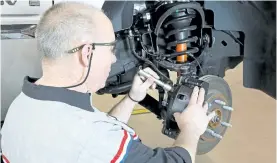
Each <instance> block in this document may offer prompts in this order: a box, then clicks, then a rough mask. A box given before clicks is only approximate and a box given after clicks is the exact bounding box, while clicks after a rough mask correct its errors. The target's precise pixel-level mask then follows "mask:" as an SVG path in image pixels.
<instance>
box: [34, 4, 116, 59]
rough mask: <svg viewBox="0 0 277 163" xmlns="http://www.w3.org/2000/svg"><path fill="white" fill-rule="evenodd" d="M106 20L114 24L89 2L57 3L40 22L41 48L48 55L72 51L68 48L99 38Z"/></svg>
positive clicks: (37, 34)
mask: <svg viewBox="0 0 277 163" xmlns="http://www.w3.org/2000/svg"><path fill="white" fill-rule="evenodd" d="M100 24H101V25H100ZM105 24H107V25H108V26H111V23H110V21H109V19H108V18H107V17H106V16H105V14H104V13H103V12H102V11H101V10H99V9H97V8H94V7H92V6H90V5H88V4H83V3H77V2H64V3H59V4H56V5H54V6H53V7H51V8H50V9H48V10H47V11H46V12H45V13H44V14H43V16H42V18H41V20H40V22H39V24H38V27H37V31H36V37H37V40H38V48H39V49H40V50H41V51H42V52H43V54H44V57H46V58H49V59H55V58H58V57H63V56H66V55H69V54H66V53H65V51H68V50H70V49H72V48H74V47H76V46H80V44H82V43H88V42H94V41H95V42H97V39H98V38H100V33H103V32H105V31H103V26H105Z"/></svg>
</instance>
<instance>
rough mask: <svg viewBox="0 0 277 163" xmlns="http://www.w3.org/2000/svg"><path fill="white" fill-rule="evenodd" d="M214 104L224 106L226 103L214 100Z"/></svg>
mask: <svg viewBox="0 0 277 163" xmlns="http://www.w3.org/2000/svg"><path fill="white" fill-rule="evenodd" d="M214 102H215V103H217V104H219V105H226V103H225V102H224V101H221V100H214Z"/></svg>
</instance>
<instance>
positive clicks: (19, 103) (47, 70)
mask: <svg viewBox="0 0 277 163" xmlns="http://www.w3.org/2000/svg"><path fill="white" fill-rule="evenodd" d="M36 37H37V46H38V48H39V49H40V51H41V52H42V54H43V55H42V56H41V59H42V70H43V75H42V77H41V78H39V79H36V78H32V77H29V76H27V77H26V78H25V79H24V83H23V87H22V92H21V93H20V94H19V95H18V96H17V97H16V99H15V100H14V101H13V102H12V104H11V106H10V108H9V111H8V114H7V116H6V119H5V123H4V126H3V128H2V131H1V134H2V140H1V141H2V142H1V143H2V152H3V155H2V159H3V161H4V162H6V163H102V162H103V163H108V162H111V163H117V162H126V163H129V162H132V163H135V162H137V163H145V162H147V163H192V162H194V160H195V154H196V149H197V143H198V140H199V137H200V135H202V134H203V133H204V132H205V130H206V127H207V125H208V122H209V121H210V119H211V118H212V116H213V115H212V114H210V115H208V116H207V114H206V113H207V108H208V107H207V105H204V106H203V103H204V90H203V89H200V90H199V88H197V87H196V88H195V89H194V90H193V93H192V96H191V100H190V103H189V106H188V107H187V109H186V111H185V112H183V113H175V114H174V116H175V119H176V121H177V123H178V126H179V128H180V130H181V132H180V134H179V136H178V138H177V139H176V141H175V142H174V144H173V145H172V147H168V148H155V149H151V148H149V147H147V146H146V145H144V144H143V143H142V142H141V141H140V139H139V138H138V136H137V135H136V133H135V131H134V130H133V129H132V128H130V127H128V126H127V125H126V124H127V123H128V120H129V118H130V115H131V112H132V110H133V108H134V106H135V105H136V104H137V103H138V101H141V100H143V99H144V98H145V96H146V93H147V91H148V89H149V88H155V84H154V82H153V79H151V78H149V79H147V80H146V81H145V82H143V81H142V79H141V78H140V77H139V76H138V75H136V76H135V77H134V81H133V85H132V88H131V90H130V92H129V94H128V95H127V96H126V97H125V98H123V99H122V101H121V102H119V103H118V104H117V105H115V106H114V107H113V108H112V109H111V111H110V112H109V113H104V112H101V111H99V110H97V109H96V108H95V107H93V106H92V105H91V98H92V97H91V94H93V93H95V92H96V91H97V90H99V89H101V88H103V87H104V86H105V83H106V79H107V77H108V75H109V72H110V69H111V65H112V64H113V63H114V62H116V57H115V55H114V52H113V49H114V41H115V36H114V31H113V27H112V24H111V22H110V20H109V19H108V18H107V17H106V16H105V14H104V13H102V11H100V10H97V9H95V8H93V7H91V6H88V5H84V4H81V3H74V2H65V3H60V4H56V5H54V6H53V7H51V8H50V9H49V10H47V11H46V12H45V13H44V15H43V16H42V18H41V20H40V22H39V24H38V27H37V31H36ZM30 48H32V47H30ZM145 71H147V72H148V73H150V74H152V75H153V76H154V77H157V78H158V75H157V74H156V73H154V71H152V70H151V69H150V68H146V69H145ZM107 102H108V101H107ZM149 136H150V135H149Z"/></svg>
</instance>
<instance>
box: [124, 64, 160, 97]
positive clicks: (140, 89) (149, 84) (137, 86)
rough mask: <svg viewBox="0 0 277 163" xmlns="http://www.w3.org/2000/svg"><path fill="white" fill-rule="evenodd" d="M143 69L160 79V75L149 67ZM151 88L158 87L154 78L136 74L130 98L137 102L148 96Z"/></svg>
mask: <svg viewBox="0 0 277 163" xmlns="http://www.w3.org/2000/svg"><path fill="white" fill-rule="evenodd" d="M143 70H144V71H145V72H147V73H148V74H151V75H152V76H153V77H155V78H156V79H160V77H159V76H158V75H157V74H156V73H155V72H154V71H153V70H152V69H150V68H149V67H147V68H145V69H143ZM149 88H150V89H155V88H156V84H155V83H154V80H153V78H148V79H146V78H145V77H143V76H140V75H138V74H136V75H135V77H134V80H133V84H132V88H131V90H130V92H129V98H131V100H133V101H135V102H140V101H142V100H143V99H144V98H145V97H146V95H147V91H148V90H149Z"/></svg>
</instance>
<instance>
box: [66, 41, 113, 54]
mask: <svg viewBox="0 0 277 163" xmlns="http://www.w3.org/2000/svg"><path fill="white" fill-rule="evenodd" d="M116 42H117V41H113V42H110V43H91V44H89V45H91V46H92V50H94V49H95V46H113V48H115V45H116ZM85 45H86V44H84V45H81V46H78V47H76V48H73V49H71V50H68V51H66V52H67V53H75V52H77V51H79V50H81V49H82V48H83V47H84V46H85Z"/></svg>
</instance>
